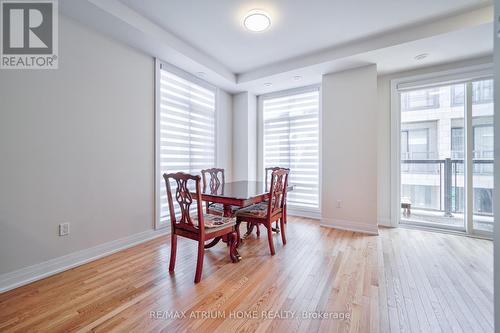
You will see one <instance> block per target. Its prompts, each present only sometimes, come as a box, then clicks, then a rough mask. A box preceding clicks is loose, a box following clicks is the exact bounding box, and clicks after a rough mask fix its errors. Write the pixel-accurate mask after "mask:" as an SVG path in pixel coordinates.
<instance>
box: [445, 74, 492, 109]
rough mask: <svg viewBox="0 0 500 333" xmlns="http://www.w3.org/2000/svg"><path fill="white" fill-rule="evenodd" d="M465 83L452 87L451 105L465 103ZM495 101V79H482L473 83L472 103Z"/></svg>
mask: <svg viewBox="0 0 500 333" xmlns="http://www.w3.org/2000/svg"><path fill="white" fill-rule="evenodd" d="M464 89H465V88H464V85H463V84H457V85H454V86H452V87H451V96H452V99H451V105H452V106H456V105H463V104H464ZM491 102H493V80H482V81H476V82H473V83H472V104H486V103H491Z"/></svg>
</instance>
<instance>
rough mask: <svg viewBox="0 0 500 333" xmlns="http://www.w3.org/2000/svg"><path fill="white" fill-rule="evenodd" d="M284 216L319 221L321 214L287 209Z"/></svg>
mask: <svg viewBox="0 0 500 333" xmlns="http://www.w3.org/2000/svg"><path fill="white" fill-rule="evenodd" d="M286 214H287V215H290V216H300V217H307V218H310V219H315V220H319V219H321V213H320V212H319V211H316V212H313V211H308V210H299V209H293V208H287V211H286Z"/></svg>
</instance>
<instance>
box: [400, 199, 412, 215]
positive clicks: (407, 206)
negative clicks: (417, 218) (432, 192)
mask: <svg viewBox="0 0 500 333" xmlns="http://www.w3.org/2000/svg"><path fill="white" fill-rule="evenodd" d="M401 208H403V216H405V217H410V215H411V200H410V198H408V197H402V198H401Z"/></svg>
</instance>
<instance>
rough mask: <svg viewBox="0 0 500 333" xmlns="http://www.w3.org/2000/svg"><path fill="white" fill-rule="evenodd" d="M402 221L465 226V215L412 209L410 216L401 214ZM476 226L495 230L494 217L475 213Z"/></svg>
mask: <svg viewBox="0 0 500 333" xmlns="http://www.w3.org/2000/svg"><path fill="white" fill-rule="evenodd" d="M401 221H403V222H411V223H425V224H430V223H432V224H438V225H440V226H442V227H443V228H446V227H452V228H463V227H464V215H463V214H453V217H446V216H444V213H443V212H441V211H427V210H420V209H412V211H411V215H410V216H403V215H401ZM474 226H475V228H476V229H478V230H481V231H487V232H493V217H490V216H479V215H474Z"/></svg>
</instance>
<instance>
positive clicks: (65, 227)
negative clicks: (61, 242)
mask: <svg viewBox="0 0 500 333" xmlns="http://www.w3.org/2000/svg"><path fill="white" fill-rule="evenodd" d="M66 235H69V223H61V224H59V236H66Z"/></svg>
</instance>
